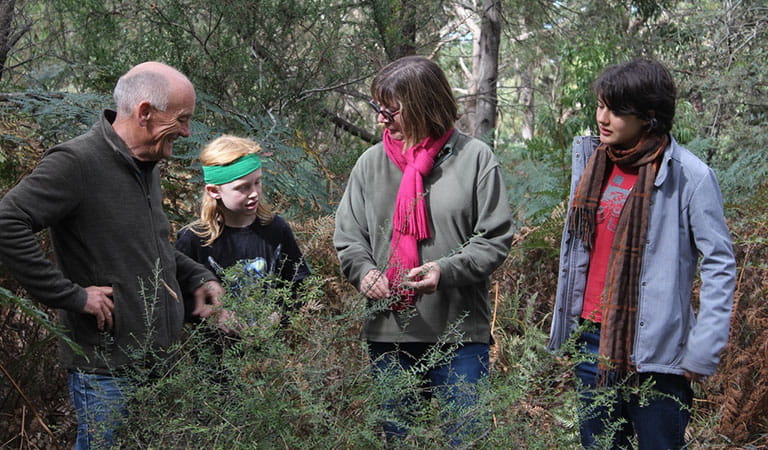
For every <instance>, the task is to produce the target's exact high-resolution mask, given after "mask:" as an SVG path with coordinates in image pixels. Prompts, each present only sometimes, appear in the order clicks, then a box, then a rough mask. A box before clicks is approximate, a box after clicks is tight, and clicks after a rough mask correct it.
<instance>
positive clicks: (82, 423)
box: [68, 371, 129, 450]
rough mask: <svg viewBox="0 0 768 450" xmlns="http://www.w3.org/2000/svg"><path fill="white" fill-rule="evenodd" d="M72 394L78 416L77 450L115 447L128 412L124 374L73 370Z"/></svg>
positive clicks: (126, 383)
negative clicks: (108, 374) (120, 375)
mask: <svg viewBox="0 0 768 450" xmlns="http://www.w3.org/2000/svg"><path fill="white" fill-rule="evenodd" d="M68 383H69V395H70V398H71V400H72V406H73V407H74V409H75V414H76V416H77V440H76V441H75V450H88V449H101V448H105V449H106V448H112V447H113V446H114V445H115V441H116V439H115V430H116V429H117V427H118V426H120V424H121V423H122V421H123V419H124V418H125V416H126V415H127V408H126V403H125V402H126V398H125V397H126V394H127V392H128V391H127V390H128V389H129V384H128V382H127V381H126V380H125V379H124V378H118V377H111V376H107V375H98V374H91V373H83V372H76V371H70V372H69V375H68Z"/></svg>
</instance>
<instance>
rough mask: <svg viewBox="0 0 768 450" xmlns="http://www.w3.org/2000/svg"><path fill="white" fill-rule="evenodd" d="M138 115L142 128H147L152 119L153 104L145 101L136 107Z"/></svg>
mask: <svg viewBox="0 0 768 450" xmlns="http://www.w3.org/2000/svg"><path fill="white" fill-rule="evenodd" d="M136 114H137V115H138V119H139V125H141V126H142V127H146V126H147V122H149V119H150V118H151V117H152V103H150V102H148V101H146V100H144V101H142V102H141V103H139V104H138V106H136Z"/></svg>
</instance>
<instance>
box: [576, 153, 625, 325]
mask: <svg viewBox="0 0 768 450" xmlns="http://www.w3.org/2000/svg"><path fill="white" fill-rule="evenodd" d="M627 169H628V170H624V169H622V168H621V167H619V166H618V165H616V164H614V165H613V170H611V173H610V175H609V177H608V182H607V183H606V184H605V187H604V188H603V194H602V195H601V196H600V206H599V207H598V209H597V214H596V217H595V236H594V238H595V240H594V247H593V248H592V252H591V254H590V258H589V272H587V286H586V289H585V292H584V305H583V306H582V309H581V317H582V318H584V319H588V320H591V321H593V322H600V321H602V318H603V315H602V311H601V308H600V306H601V303H602V297H603V289H604V288H605V276H606V274H607V272H608V259H609V258H610V256H611V247H612V246H613V237H614V236H615V235H616V226H617V225H618V224H619V216H620V215H621V209H622V208H623V207H624V202H626V200H627V197H628V196H629V192H630V191H631V190H632V187H633V186H634V185H635V181H636V180H637V169H636V168H634V169H633V168H627Z"/></svg>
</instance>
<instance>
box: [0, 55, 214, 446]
mask: <svg viewBox="0 0 768 450" xmlns="http://www.w3.org/2000/svg"><path fill="white" fill-rule="evenodd" d="M114 99H115V103H116V106H117V111H116V112H115V111H110V110H106V111H104V113H103V115H102V116H101V119H100V120H99V121H98V122H97V123H96V124H95V125H94V126H93V127H92V128H91V129H90V131H88V132H86V133H85V134H83V135H81V136H79V137H76V138H74V139H72V140H70V141H68V142H65V143H63V144H60V145H57V146H56V147H54V148H52V149H51V150H49V151H48V152H47V153H46V154H45V156H44V157H43V159H42V160H41V161H40V163H39V164H38V166H37V167H36V168H35V169H34V170H33V171H32V173H30V174H29V175H28V176H27V177H25V178H24V179H23V180H22V181H21V182H20V183H19V184H18V185H17V186H15V187H14V188H13V189H12V190H11V191H10V192H8V194H6V195H5V196H4V197H3V198H2V200H0V260H1V261H2V262H3V264H5V265H6V267H7V268H8V270H9V271H10V272H11V273H12V274H14V276H15V277H17V278H18V280H19V282H20V283H21V284H22V286H24V288H25V289H26V290H27V292H28V293H29V294H30V295H31V296H32V297H33V298H35V299H37V300H39V301H41V302H42V303H44V304H46V305H48V306H51V307H54V308H58V309H60V310H61V314H60V318H61V321H62V324H63V326H64V328H66V329H67V334H68V336H69V337H70V338H71V339H72V340H73V341H74V342H76V343H77V344H78V345H80V346H81V347H82V349H83V352H84V354H82V355H80V354H76V353H74V352H73V351H72V349H71V348H69V346H67V345H62V346H61V349H62V355H63V365H64V367H65V368H66V369H67V370H68V371H69V375H68V376H69V388H70V395H71V397H72V401H73V404H74V406H75V410H76V413H77V418H78V433H77V442H76V445H75V448H78V449H81V448H90V447H91V446H93V447H98V448H108V447H110V446H111V445H112V444H113V443H114V435H113V430H114V428H115V427H116V426H117V425H118V424H119V422H120V419H121V417H122V415H123V414H124V411H125V409H124V406H125V405H124V397H123V390H124V389H129V388H130V386H128V385H127V383H126V379H125V378H122V377H121V376H120V375H121V369H122V368H124V367H125V366H126V365H128V364H130V363H131V356H129V354H130V353H131V351H134V350H136V349H139V348H143V347H144V346H145V345H147V344H150V345H151V346H153V347H155V348H156V349H163V348H165V347H167V346H169V345H170V344H172V343H173V342H174V341H175V340H176V339H177V338H178V337H179V334H180V331H181V327H182V322H183V318H184V304H183V302H182V301H181V298H182V297H181V295H182V294H181V292H182V288H185V289H189V290H190V291H195V296H196V301H197V304H196V308H195V312H194V313H195V314H196V315H199V316H202V317H207V316H210V315H211V314H212V313H213V309H214V307H215V306H216V305H217V304H218V296H219V295H220V294H221V293H222V292H223V290H222V288H221V286H220V285H219V283H218V281H217V280H216V277H215V276H214V275H213V274H212V273H210V272H209V271H208V270H206V269H205V268H204V267H203V266H201V265H200V264H198V263H196V262H195V261H193V260H191V259H190V258H188V257H187V256H185V255H183V254H182V253H180V252H178V251H176V250H175V249H174V248H173V246H171V244H170V241H169V233H170V226H169V223H168V220H167V218H166V216H165V214H164V213H163V204H162V193H161V190H160V176H159V169H158V168H157V167H156V163H157V161H159V160H160V159H162V158H168V157H170V156H171V152H172V149H173V142H174V141H175V140H176V139H177V138H179V137H186V136H189V121H190V118H191V117H192V113H193V112H194V110H195V90H194V88H193V86H192V84H191V83H190V81H189V80H188V79H187V77H185V76H184V75H183V74H181V73H180V72H178V71H177V70H175V69H173V68H171V67H169V66H167V65H164V64H161V63H157V62H147V63H143V64H139V65H137V66H135V67H134V68H132V69H131V70H130V71H128V72H127V73H126V74H125V75H123V76H122V77H121V78H120V79H119V80H118V82H117V85H116V87H115V91H114ZM45 228H48V229H49V230H50V236H51V240H52V242H53V246H54V250H55V253H56V262H57V263H56V265H54V264H52V263H51V262H50V261H49V259H48V258H47V257H46V255H45V254H44V252H43V250H42V249H41V247H40V245H39V244H38V242H37V241H36V238H35V234H36V233H37V232H39V231H41V230H43V229H45ZM148 323H149V324H151V326H150V327H151V328H148Z"/></svg>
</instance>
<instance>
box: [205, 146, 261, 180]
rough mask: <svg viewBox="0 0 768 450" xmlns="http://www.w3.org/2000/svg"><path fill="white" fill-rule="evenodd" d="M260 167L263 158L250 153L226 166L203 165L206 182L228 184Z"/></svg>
mask: <svg viewBox="0 0 768 450" xmlns="http://www.w3.org/2000/svg"><path fill="white" fill-rule="evenodd" d="M259 168H261V159H259V156H258V155H257V154H255V153H249V154H247V155H244V156H241V157H240V158H238V159H236V160H234V161H232V162H231V163H229V164H227V165H226V166H203V178H204V179H205V183H206V184H227V183H229V182H230V181H235V180H237V179H238V178H240V177H244V176H246V175H248V174H249V173H251V172H253V171H254V170H256V169H259Z"/></svg>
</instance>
